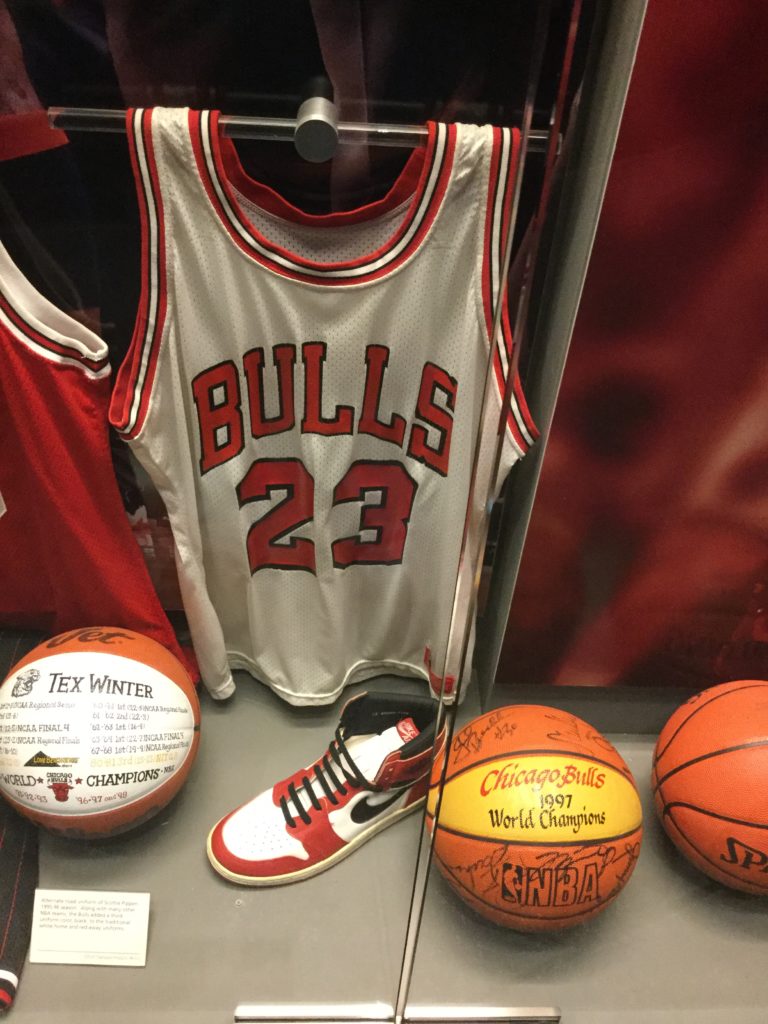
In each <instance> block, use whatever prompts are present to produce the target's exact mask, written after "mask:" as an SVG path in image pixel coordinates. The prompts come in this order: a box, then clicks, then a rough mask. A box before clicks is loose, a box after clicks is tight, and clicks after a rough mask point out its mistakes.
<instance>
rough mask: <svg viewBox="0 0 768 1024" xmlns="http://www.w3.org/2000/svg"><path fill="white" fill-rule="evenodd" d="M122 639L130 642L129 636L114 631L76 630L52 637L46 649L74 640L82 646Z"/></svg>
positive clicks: (111, 642)
mask: <svg viewBox="0 0 768 1024" xmlns="http://www.w3.org/2000/svg"><path fill="white" fill-rule="evenodd" d="M123 638H124V639H126V640H130V635H129V634H128V633H121V632H120V631H119V630H116V629H93V628H92V629H77V630H75V632H74V633H62V634H61V636H55V637H53V639H52V640H49V641H48V643H47V644H46V647H60V646H61V645H62V644H67V643H71V642H72V641H74V640H79V641H80V643H83V644H93V643H99V644H113V643H114V642H115V640H119V639H123Z"/></svg>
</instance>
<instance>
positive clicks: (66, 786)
mask: <svg viewBox="0 0 768 1024" xmlns="http://www.w3.org/2000/svg"><path fill="white" fill-rule="evenodd" d="M71 778H72V776H71V775H49V776H48V789H50V790H51V792H52V793H53V795H54V797H55V798H56V800H57V801H58V802H59V803H60V804H65V803H66V802H67V800H69V794H70V791H71V790H72V789H74V788H75V787H74V786H73V785H72V784H71V783H70V781H69V780H70V779H71Z"/></svg>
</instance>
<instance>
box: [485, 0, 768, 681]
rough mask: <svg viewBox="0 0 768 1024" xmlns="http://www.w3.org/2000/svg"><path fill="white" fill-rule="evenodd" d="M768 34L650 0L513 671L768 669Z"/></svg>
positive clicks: (503, 674) (550, 458)
mask: <svg viewBox="0 0 768 1024" xmlns="http://www.w3.org/2000/svg"><path fill="white" fill-rule="evenodd" d="M766 38H768V7H766V6H765V5H764V4H762V3H760V2H759V0H738V2H732V3H727V4H726V3H723V2H707V3H704V4H702V3H700V2H696V0H675V3H668V2H665V0H651V3H650V5H649V9H648V14H647V19H646V23H645V26H644V30H643V35H642V38H641V43H640V49H639V54H638V60H637V65H636V68H635V73H634V76H633V80H632V83H631V87H630V93H629V98H628V103H627V107H626V112H625V116H624V121H623V124H622V128H621V133H620V137H619V143H618V148H617V152H616V157H615V162H614V165H613V168H612V171H611V176H610V180H609V186H608V190H607V195H606V199H605V205H604V209H603V214H602V218H601V222H600V226H599V230H598V236H597V240H596V245H595V248H594V253H593V256H592V262H591V264H590V268H589V273H588V277H587V282H586V289H585V292H584V297H583V301H582V305H581V309H580V312H579V316H578V320H577V324H576V330H575V334H574V338H573V343H572V347H571V352H570V354H569V358H568V364H567V366H566V372H565V379H564V383H563V388H562V391H561V395H560V399H559V403H558V407H557V410H556V414H555V419H554V424H553V428H552V432H551V436H550V439H549V446H548V450H547V454H546V458H545V460H544V466H543V474H542V479H541V483H540V488H539V492H538V495H537V499H536V505H535V508H534V514H533V519H532V524H531V529H530V533H529V538H528V542H527V546H526V550H525V554H524V558H523V563H522V567H521V573H520V578H519V583H518V587H517V591H516V594H515V598H514V601H513V606H512V611H511V616H510V622H509V627H508V631H507V636H506V640H505V645H504V650H503V654H502V661H501V666H500V672H499V677H498V678H499V682H501V683H503V682H505V681H527V682H533V681H540V682H555V683H558V684H564V685H569V684H570V685H583V684H594V685H602V686H607V685H613V684H617V683H621V682H628V683H642V684H652V685H659V684H664V685H667V684H675V683H679V684H683V685H687V686H688V685H690V686H706V685H711V684H713V683H715V682H717V681H720V680H723V679H733V678H739V677H743V676H754V675H757V676H765V675H766V674H768V597H766V595H768V358H766V353H768V275H766V260H767V259H768V135H767V134H766V130H765V125H766V107H768V71H767V70H766V69H767V67H768V64H767V63H766V60H765V39H766Z"/></svg>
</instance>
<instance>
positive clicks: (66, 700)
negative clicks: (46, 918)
mask: <svg viewBox="0 0 768 1024" xmlns="http://www.w3.org/2000/svg"><path fill="white" fill-rule="evenodd" d="M199 727H200V705H199V702H198V699H197V693H196V692H195V687H194V684H193V683H192V681H191V680H190V678H189V675H188V674H187V672H186V670H185V668H184V666H183V665H182V664H181V663H180V662H179V661H178V660H177V659H176V658H175V657H174V656H173V655H172V654H170V653H169V652H168V651H167V650H166V649H165V648H164V647H162V646H161V645H160V644H158V643H156V642H155V641H154V640H151V639H149V638H148V637H145V636H141V635H140V634H138V633H134V632H132V631H131V630H129V629H121V628H110V627H94V628H90V629H77V630H72V631H70V632H69V633H65V634H62V635H61V636H56V637H53V638H52V639H51V640H47V641H45V642H44V643H42V644H40V645H38V646H37V647H35V649H34V650H32V651H30V652H29V654H27V655H26V657H24V658H22V660H21V661H20V662H19V663H18V664H17V665H15V666H14V668H13V669H11V672H10V674H9V675H8V677H7V678H6V680H5V681H4V682H3V683H2V685H0V792H1V793H2V795H3V796H4V797H5V799H6V800H7V801H8V802H9V803H10V804H12V806H13V807H15V808H16V809H17V810H18V811H19V812H20V813H21V814H24V815H26V817H28V818H31V820H32V821H34V822H36V823H37V824H39V825H42V826H43V827H44V828H46V829H49V830H50V831H52V832H56V833H58V834H60V835H66V836H71V837H74V838H95V837H104V836H112V835H117V834H118V833H120V832H125V831H126V830H127V829H129V828H132V827H134V826H135V825H138V824H139V823H141V822H143V821H146V820H147V819H148V818H151V817H152V815H154V814H155V813H157V811H159V810H160V809H161V808H162V807H164V806H165V805H166V804H167V803H168V802H169V801H170V800H171V799H172V798H173V797H174V796H175V795H176V793H178V791H179V789H180V788H181V786H182V785H183V783H184V781H185V779H186V778H187V775H188V774H189V770H190V768H191V767H192V763H193V761H194V759H195V755H196V753H197V746H198V741H199V737H200V733H199Z"/></svg>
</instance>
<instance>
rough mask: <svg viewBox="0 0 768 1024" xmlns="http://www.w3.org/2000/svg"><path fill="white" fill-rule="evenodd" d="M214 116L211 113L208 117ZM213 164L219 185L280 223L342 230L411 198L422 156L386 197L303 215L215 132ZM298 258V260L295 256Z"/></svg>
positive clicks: (417, 153)
mask: <svg viewBox="0 0 768 1024" xmlns="http://www.w3.org/2000/svg"><path fill="white" fill-rule="evenodd" d="M214 115H216V120H217V121H218V114H217V112H216V111H213V112H212V114H211V116H212V117H213V116H214ZM215 138H216V146H215V154H216V158H217V160H216V162H217V169H218V171H219V178H220V180H221V181H222V183H224V182H226V183H227V184H228V185H229V186H231V187H232V188H235V189H237V191H238V192H240V194H241V195H244V196H245V198H246V199H248V200H250V201H251V202H252V203H253V204H254V205H255V206H258V207H259V208H260V209H262V210H265V211H266V212H267V213H271V214H272V215H273V216H275V217H280V218H281V219H282V220H287V221H291V222H292V223H294V224H306V225H309V226H310V227H322V228H328V227H329V228H335V227H346V226H347V225H348V224H359V223H361V222H363V221H367V220H373V219H375V218H376V217H381V216H382V215H383V214H385V213H389V211H390V210H394V209H395V208H396V207H398V206H400V205H401V203H405V202H406V201H407V200H409V199H412V197H413V195H414V193H415V192H416V191H417V190H418V189H419V187H420V180H421V175H422V171H423V168H424V164H425V161H426V153H425V151H424V149H414V150H413V152H412V153H411V155H410V156H409V157H408V161H407V163H406V165H405V167H404V168H403V169H402V171H401V172H400V174H399V175H398V177H397V178H396V179H395V182H394V184H393V185H392V187H391V188H390V189H389V191H388V192H387V194H386V195H385V196H383V197H382V198H381V199H377V200H375V201H373V202H371V203H367V204H365V205H363V206H359V207H356V208H355V209H353V210H338V211H336V212H334V213H306V212H305V211H304V210H300V209H299V208H298V207H297V206H294V205H293V204H292V203H290V202H289V201H288V200H287V199H285V198H284V197H283V196H281V195H280V193H279V192H276V191H275V190H274V189H273V188H270V187H269V185H265V184H264V183H263V182H261V181H256V179H255V178H252V177H251V176H250V175H249V174H248V173H247V172H246V171H245V169H244V168H243V165H242V163H241V161H240V157H239V156H238V154H237V150H236V149H235V146H234V143H233V142H232V140H231V139H230V138H228V137H227V136H224V135H222V134H221V132H220V131H218V132H217V133H216V136H215ZM228 191H229V194H230V199H231V201H232V204H233V206H237V200H236V199H235V197H234V196H233V195H232V194H231V188H230V189H229V190H228ZM248 226H249V228H250V230H251V231H254V232H255V229H254V228H253V226H252V225H248ZM297 258H298V257H297Z"/></svg>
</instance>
